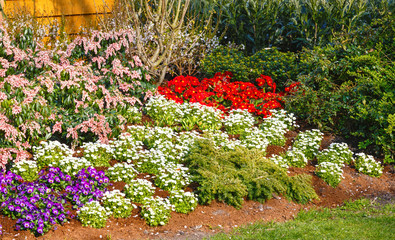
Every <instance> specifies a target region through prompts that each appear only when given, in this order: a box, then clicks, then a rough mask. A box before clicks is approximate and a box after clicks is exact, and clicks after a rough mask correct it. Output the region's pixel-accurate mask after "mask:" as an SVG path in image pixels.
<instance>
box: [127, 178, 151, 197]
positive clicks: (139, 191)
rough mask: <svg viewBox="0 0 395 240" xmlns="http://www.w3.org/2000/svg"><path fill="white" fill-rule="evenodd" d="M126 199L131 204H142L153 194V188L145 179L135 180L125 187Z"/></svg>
mask: <svg viewBox="0 0 395 240" xmlns="http://www.w3.org/2000/svg"><path fill="white" fill-rule="evenodd" d="M124 191H125V194H126V197H127V198H129V199H130V200H131V201H132V202H136V203H143V202H144V199H145V198H149V197H151V196H152V195H154V193H155V187H154V186H152V183H151V182H150V181H148V180H145V179H136V180H132V181H130V183H129V184H127V185H126V186H125V189H124Z"/></svg>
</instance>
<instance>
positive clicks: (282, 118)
mask: <svg viewBox="0 0 395 240" xmlns="http://www.w3.org/2000/svg"><path fill="white" fill-rule="evenodd" d="M270 112H271V113H272V115H271V116H270V117H268V118H265V119H264V120H265V121H264V124H268V123H269V124H270V123H271V122H281V123H282V124H283V125H284V126H285V129H287V130H293V129H295V128H298V127H299V125H298V124H296V117H295V115H294V114H293V113H288V112H287V111H285V110H284V109H270ZM266 121H268V123H266Z"/></svg>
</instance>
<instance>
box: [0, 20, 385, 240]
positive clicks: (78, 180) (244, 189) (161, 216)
mask: <svg viewBox="0 0 395 240" xmlns="http://www.w3.org/2000/svg"><path fill="white" fill-rule="evenodd" d="M0 34H1V36H2V39H1V40H0V64H1V67H2V69H1V70H0V106H1V108H0V164H1V167H2V168H6V169H7V170H10V171H3V170H2V171H1V172H0V183H1V184H0V191H1V193H2V195H1V196H0V210H1V211H2V213H3V214H5V215H7V216H10V217H12V218H15V219H17V222H16V229H18V230H30V231H31V232H33V233H34V234H35V235H42V234H44V233H45V232H48V231H49V230H50V229H51V228H52V226H53V225H55V224H63V223H64V222H66V221H68V219H70V218H72V217H75V216H72V215H71V213H70V210H72V209H73V210H77V218H78V219H79V220H80V221H81V223H82V224H83V225H84V226H91V227H95V228H102V227H104V226H105V225H106V221H107V218H109V217H110V216H111V217H114V218H128V217H130V215H131V211H132V210H133V209H135V208H139V209H140V210H141V211H140V217H141V218H142V219H144V220H145V221H146V223H147V224H148V225H150V226H158V225H164V224H166V223H167V222H168V221H169V220H170V216H171V211H176V212H180V213H184V214H187V213H189V212H191V211H193V210H194V209H195V208H196V206H197V203H198V202H200V203H202V204H206V203H210V202H211V201H212V200H214V199H217V200H220V201H224V202H226V203H228V204H230V205H233V206H235V207H237V208H239V207H241V206H242V203H243V200H244V198H248V199H252V200H257V201H261V202H263V201H265V200H267V199H270V198H271V197H272V196H273V194H283V195H286V196H287V197H288V198H289V199H292V200H294V201H297V202H301V203H306V202H308V201H310V200H312V199H314V198H316V197H317V195H316V194H315V192H314V190H313V188H312V187H311V183H310V179H309V176H306V175H297V176H293V177H290V176H288V175H287V173H286V169H287V168H288V166H294V167H304V166H306V164H308V162H309V161H313V160H314V159H317V161H318V164H319V165H318V166H317V169H316V174H317V175H318V176H319V177H321V178H322V179H324V181H326V182H327V183H328V184H330V185H331V186H333V187H336V186H337V185H338V184H339V183H340V181H341V174H342V170H341V168H342V166H343V165H342V164H344V163H347V164H353V161H354V160H353V158H352V155H353V153H352V152H351V151H350V150H349V149H348V147H347V146H346V145H344V144H343V145H342V144H338V145H331V146H330V147H329V148H328V149H327V150H323V151H319V149H320V143H321V139H322V133H321V132H320V131H319V130H311V131H305V132H300V133H299V134H298V136H297V137H296V138H295V141H294V142H293V144H292V146H291V148H290V149H289V150H288V151H286V152H285V153H284V155H281V156H271V157H267V156H266V151H267V147H268V146H269V145H277V146H284V145H285V143H286V140H287V138H286V137H285V134H286V133H287V132H288V131H289V130H292V129H295V128H297V127H298V126H297V125H296V122H295V120H296V119H295V117H294V116H293V114H290V113H287V112H285V111H283V110H280V108H282V97H283V96H284V95H286V94H289V93H292V92H294V91H295V89H297V87H298V84H292V85H291V86H289V87H287V88H285V92H280V93H276V84H275V83H274V82H273V80H272V79H271V78H270V77H268V76H264V75H261V76H260V78H258V79H256V81H255V83H248V82H232V81H231V80H232V75H231V73H228V72H225V73H223V74H222V73H217V74H215V76H214V77H213V78H211V79H207V78H206V79H203V80H202V81H198V80H197V78H195V77H191V76H187V77H183V76H180V77H176V78H174V79H173V80H172V81H170V82H169V83H168V85H167V86H166V87H160V88H159V89H158V92H159V94H158V95H156V96H151V95H152V93H151V92H150V89H151V88H150V84H149V75H148V74H147V69H145V68H144V66H143V65H142V63H141V61H140V60H139V58H138V57H132V58H131V59H127V58H126V56H125V52H127V50H128V47H129V45H130V44H131V43H132V42H133V38H134V35H133V33H131V32H128V31H121V32H114V33H111V34H110V33H101V32H94V33H93V34H92V36H90V37H85V38H76V39H75V40H74V41H73V42H71V43H70V45H69V46H68V48H67V49H65V50H45V49H43V48H41V47H40V46H36V45H32V44H31V43H29V42H25V43H24V44H20V43H21V42H18V41H25V40H23V39H19V38H18V39H12V38H11V37H10V36H9V35H8V34H7V32H6V31H5V30H4V28H0ZM26 39H28V38H26ZM26 41H27V40H26ZM21 46H24V47H23V48H22V47H21ZM143 100H148V101H147V102H146V103H145V104H144V105H143V106H141V108H138V107H136V106H134V105H135V103H143ZM143 113H145V115H144V118H150V120H145V121H144V122H142V118H143ZM258 117H259V118H258ZM151 120H152V121H151ZM258 120H259V121H258ZM126 123H134V124H135V125H129V126H127V127H126V125H125V124H126ZM143 123H144V124H145V125H144V126H142V124H143ZM121 132H122V133H121ZM50 139H52V140H54V139H56V140H60V142H58V141H52V140H50ZM110 139H111V140H110ZM77 146H78V147H79V148H78V150H76V147H77ZM27 150H32V151H31V152H32V154H33V157H32V160H31V159H28V154H27V152H26V151H27ZM355 166H356V168H357V169H358V171H361V172H362V173H365V174H368V175H371V176H375V177H379V176H380V175H381V173H382V168H381V166H380V165H379V164H378V163H377V162H376V161H375V160H374V159H373V158H372V157H371V156H366V155H363V154H359V155H358V157H357V158H356V160H355ZM98 169H100V170H98ZM262 176H265V177H262ZM117 182H122V183H124V184H126V186H125V187H124V188H122V189H117V190H114V191H111V192H110V191H109V190H108V187H109V186H110V185H111V184H113V183H117ZM191 183H194V184H197V185H198V186H197V187H194V188H193V190H194V192H193V193H192V192H190V189H191ZM159 189H161V190H164V191H166V192H168V196H167V197H159V196H157V194H156V192H157V190H158V191H159ZM187 189H188V191H187ZM118 190H119V191H118ZM135 204H137V205H138V206H137V205H135Z"/></svg>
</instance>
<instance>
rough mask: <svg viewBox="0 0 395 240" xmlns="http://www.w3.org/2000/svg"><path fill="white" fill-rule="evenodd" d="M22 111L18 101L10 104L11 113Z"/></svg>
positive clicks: (15, 113)
mask: <svg viewBox="0 0 395 240" xmlns="http://www.w3.org/2000/svg"><path fill="white" fill-rule="evenodd" d="M21 112H22V107H21V105H19V104H18V103H15V104H14V105H13V106H12V115H17V114H19V113H21Z"/></svg>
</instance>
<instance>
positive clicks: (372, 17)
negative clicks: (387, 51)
mask: <svg viewBox="0 0 395 240" xmlns="http://www.w3.org/2000/svg"><path fill="white" fill-rule="evenodd" d="M194 2H198V3H195V4H193V3H194ZM199 4H200V8H198V9H199V10H200V11H201V12H208V11H210V10H211V9H212V8H214V9H215V11H216V14H215V15H214V16H213V18H214V21H213V24H218V29H219V33H220V34H223V33H224V32H225V36H224V38H223V40H222V42H223V43H225V42H228V41H230V42H234V43H236V44H242V45H244V46H246V52H247V53H249V54H253V53H255V52H257V51H259V50H260V49H262V48H265V47H271V46H278V47H280V48H282V49H284V50H293V51H297V50H301V49H302V48H303V47H314V46H325V45H326V44H330V43H332V42H333V41H335V40H336V39H338V38H340V39H341V40H342V41H341V43H344V42H358V43H365V42H380V41H382V40H387V39H391V38H393V34H392V35H391V31H392V33H393V29H391V27H388V23H390V20H391V19H392V21H393V9H394V2H393V1H386V0H378V1H365V0H345V1H335V0H325V1H316V0H293V1H288V0H221V1H217V0H206V1H199V0H193V1H192V3H191V6H196V5H199ZM195 11H196V10H195Z"/></svg>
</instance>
